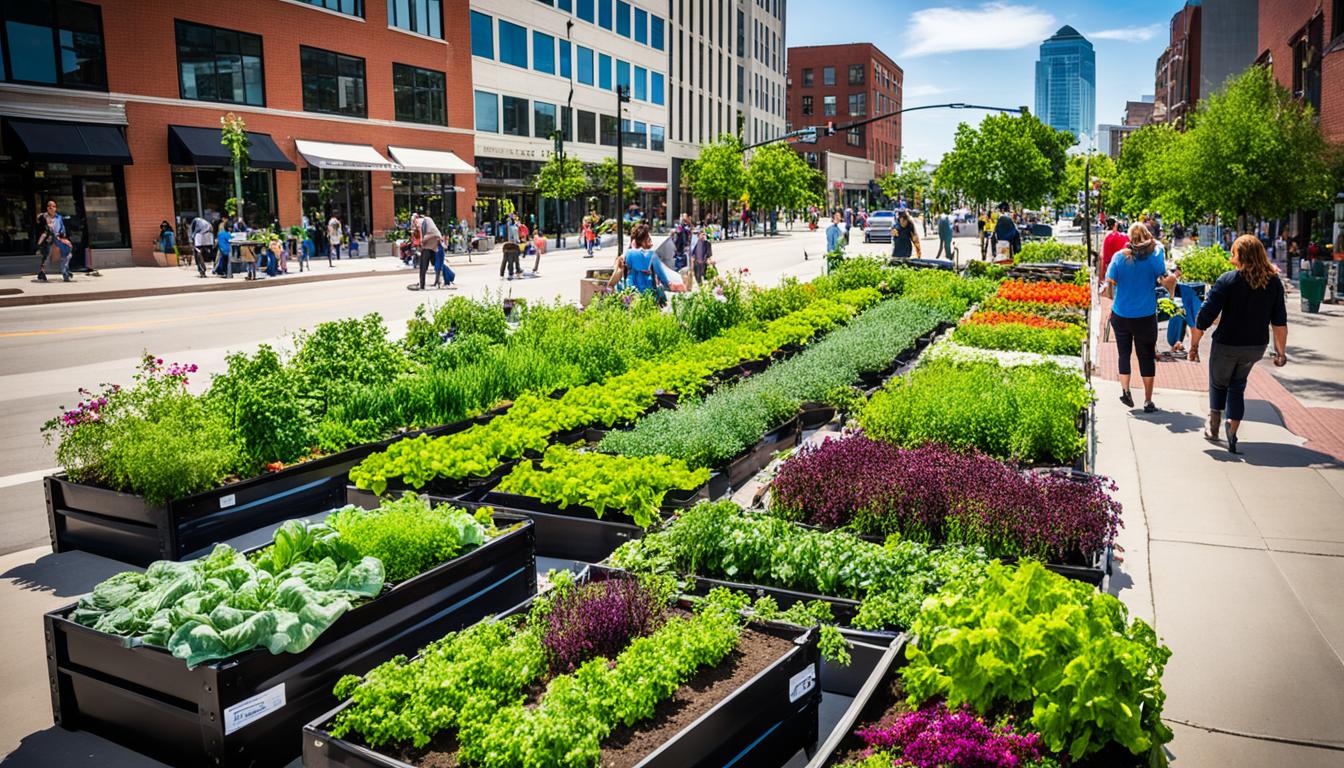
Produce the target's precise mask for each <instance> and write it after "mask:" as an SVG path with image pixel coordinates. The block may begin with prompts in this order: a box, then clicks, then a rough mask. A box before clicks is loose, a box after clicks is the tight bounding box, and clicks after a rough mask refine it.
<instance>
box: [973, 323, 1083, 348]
mask: <svg viewBox="0 0 1344 768" xmlns="http://www.w3.org/2000/svg"><path fill="white" fill-rule="evenodd" d="M1086 335H1087V331H1086V330H1085V329H1083V328H1082V327H1081V326H1077V325H1071V326H1069V327H1068V328H1034V327H1032V326H1029V325H1023V324H1021V323H1000V324H998V325H989V324H986V323H963V324H961V325H959V326H957V329H956V330H955V331H953V332H952V340H953V341H955V342H956V343H958V344H965V345H966V346H969V347H980V348H981V349H1004V350H1009V351H1018V352H1039V353H1040V354H1043V355H1076V354H1078V353H1079V351H1080V349H1081V347H1082V343H1083V338H1084V337H1085V336H1086Z"/></svg>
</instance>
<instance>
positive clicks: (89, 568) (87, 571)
mask: <svg viewBox="0 0 1344 768" xmlns="http://www.w3.org/2000/svg"><path fill="white" fill-rule="evenodd" d="M139 570H143V569H141V568H136V567H134V566H130V565H127V564H126V563H122V562H118V561H116V560H111V559H109V558H106V557H100V556H98V555H91V554H89V553H88V552H61V553H59V554H51V555H44V556H42V557H39V558H38V559H37V560H36V561H34V562H32V563H25V564H23V565H18V566H15V567H13V568H10V569H9V570H8V571H6V572H4V573H3V574H0V579H7V580H10V581H12V582H13V583H14V586H16V587H18V588H19V589H24V590H29V591H32V592H50V593H51V594H52V596H54V597H79V596H80V595H84V594H87V593H88V592H89V591H90V590H92V589H93V588H94V586H95V585H97V584H98V583H100V582H102V581H104V580H106V579H108V578H110V577H112V576H115V575H116V574H118V573H121V572H123V571H139Z"/></svg>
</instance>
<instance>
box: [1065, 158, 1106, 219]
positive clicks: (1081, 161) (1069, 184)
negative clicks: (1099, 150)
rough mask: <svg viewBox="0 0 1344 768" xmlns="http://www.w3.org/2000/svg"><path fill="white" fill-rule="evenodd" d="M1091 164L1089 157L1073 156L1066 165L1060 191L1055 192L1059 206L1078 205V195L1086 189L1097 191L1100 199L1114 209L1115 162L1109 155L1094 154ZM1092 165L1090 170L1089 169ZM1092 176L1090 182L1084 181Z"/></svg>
mask: <svg viewBox="0 0 1344 768" xmlns="http://www.w3.org/2000/svg"><path fill="white" fill-rule="evenodd" d="M1091 157H1092V160H1091V163H1089V162H1088V156H1087V155H1073V156H1072V157H1070V158H1069V159H1068V162H1067V163H1065V165H1064V175H1063V178H1062V179H1061V181H1060V183H1059V189H1057V190H1055V193H1054V199H1055V204H1056V205H1057V206H1071V205H1075V204H1077V201H1078V193H1079V192H1082V191H1083V190H1084V189H1087V190H1089V191H1091V190H1093V189H1095V190H1096V191H1097V192H1099V193H1100V198H1101V200H1102V201H1103V202H1105V203H1106V204H1107V205H1108V206H1111V207H1114V206H1113V203H1114V201H1113V200H1112V199H1111V184H1112V182H1114V180H1115V161H1114V160H1112V159H1111V158H1110V156H1108V155H1101V154H1096V153H1093V154H1092V156H1091ZM1089 165H1090V168H1089ZM1089 172H1090V173H1091V174H1092V178H1091V179H1090V180H1087V179H1084V176H1086V175H1087V174H1088V173H1089Z"/></svg>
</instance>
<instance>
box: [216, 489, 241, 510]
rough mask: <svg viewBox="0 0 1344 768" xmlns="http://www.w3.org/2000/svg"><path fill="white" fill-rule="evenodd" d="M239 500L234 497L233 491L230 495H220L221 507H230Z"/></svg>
mask: <svg viewBox="0 0 1344 768" xmlns="http://www.w3.org/2000/svg"><path fill="white" fill-rule="evenodd" d="M237 501H238V500H237V499H235V498H234V497H233V494H232V493H230V494H229V495H228V496H220V497H219V508H220V509H228V508H229V507H232V506H233V505H234V504H236V503H237Z"/></svg>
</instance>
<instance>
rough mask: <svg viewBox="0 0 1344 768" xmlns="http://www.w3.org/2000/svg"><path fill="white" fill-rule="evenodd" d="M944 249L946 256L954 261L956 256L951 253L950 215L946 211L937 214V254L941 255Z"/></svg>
mask: <svg viewBox="0 0 1344 768" xmlns="http://www.w3.org/2000/svg"><path fill="white" fill-rule="evenodd" d="M944 251H946V252H947V258H948V259H949V260H951V261H953V262H954V263H955V262H956V256H955V255H953V253H952V217H951V216H948V215H947V214H946V213H944V214H940V215H939V216H938V255H939V256H940V257H941V256H942V255H943V252H944Z"/></svg>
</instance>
